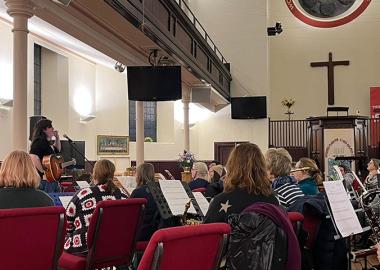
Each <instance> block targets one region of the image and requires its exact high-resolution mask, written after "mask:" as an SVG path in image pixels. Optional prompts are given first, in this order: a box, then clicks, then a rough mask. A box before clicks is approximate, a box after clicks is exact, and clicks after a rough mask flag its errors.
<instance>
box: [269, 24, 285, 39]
mask: <svg viewBox="0 0 380 270" xmlns="http://www.w3.org/2000/svg"><path fill="white" fill-rule="evenodd" d="M282 31H283V29H282V25H281V23H280V22H276V25H275V26H274V27H268V28H267V33H268V36H275V35H276V34H278V35H279V34H281V33H282Z"/></svg>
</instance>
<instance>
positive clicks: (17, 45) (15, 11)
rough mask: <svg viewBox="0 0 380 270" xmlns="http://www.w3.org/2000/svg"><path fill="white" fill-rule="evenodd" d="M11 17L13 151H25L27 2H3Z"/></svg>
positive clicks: (29, 11) (29, 6)
mask: <svg viewBox="0 0 380 270" xmlns="http://www.w3.org/2000/svg"><path fill="white" fill-rule="evenodd" d="M5 4H6V5H7V7H8V9H7V12H8V14H9V15H10V16H11V17H13V30H12V32H13V133H12V137H13V142H12V143H13V145H12V147H13V149H20V150H24V151H26V150H27V126H28V122H27V120H28V117H27V83H28V76H27V69H28V61H27V59H28V33H29V31H28V19H29V18H30V17H32V16H33V6H32V3H31V2H30V1H29V0H5Z"/></svg>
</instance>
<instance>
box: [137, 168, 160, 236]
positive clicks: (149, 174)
mask: <svg viewBox="0 0 380 270" xmlns="http://www.w3.org/2000/svg"><path fill="white" fill-rule="evenodd" d="M154 175H155V173H154V166H153V164H151V163H143V164H141V165H140V166H138V167H137V169H136V183H137V188H136V189H135V190H134V191H133V192H132V194H131V198H145V199H146V200H147V204H146V209H145V214H144V220H143V224H142V227H141V229H140V233H139V235H138V237H137V240H138V241H149V239H150V237H151V236H152V234H153V233H154V232H155V231H156V230H157V229H158V225H159V222H160V215H159V213H158V209H157V205H156V202H155V201H154V199H153V196H152V193H150V190H149V188H148V185H147V184H148V183H149V182H154V181H155V178H154Z"/></svg>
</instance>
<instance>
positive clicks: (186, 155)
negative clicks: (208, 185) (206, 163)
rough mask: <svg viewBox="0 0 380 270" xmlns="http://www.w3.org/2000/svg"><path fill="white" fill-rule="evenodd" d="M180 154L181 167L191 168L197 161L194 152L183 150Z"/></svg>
mask: <svg viewBox="0 0 380 270" xmlns="http://www.w3.org/2000/svg"><path fill="white" fill-rule="evenodd" d="M178 156H179V159H178V161H179V166H180V167H181V168H183V169H187V170H189V169H190V168H191V167H192V166H193V163H194V162H195V158H194V155H193V153H191V152H190V151H186V150H183V153H180V154H178Z"/></svg>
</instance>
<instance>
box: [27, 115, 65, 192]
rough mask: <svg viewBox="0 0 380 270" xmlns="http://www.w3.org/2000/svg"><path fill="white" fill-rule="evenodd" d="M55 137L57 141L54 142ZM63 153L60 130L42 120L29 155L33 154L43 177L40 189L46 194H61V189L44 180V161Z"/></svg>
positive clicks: (55, 183)
mask: <svg viewBox="0 0 380 270" xmlns="http://www.w3.org/2000/svg"><path fill="white" fill-rule="evenodd" d="M53 137H54V138H55V140H54V141H53ZM60 151H61V141H60V139H59V134H58V130H54V128H53V125H52V121H51V120H49V119H41V120H39V121H38V122H37V123H36V125H35V126H34V130H33V135H32V144H31V146H30V151H29V153H30V154H31V158H32V161H33V163H34V166H35V167H36V169H37V172H38V174H39V175H40V177H41V179H42V180H41V185H40V189H41V190H44V191H46V192H59V191H60V188H59V185H58V183H57V182H52V183H50V182H48V181H46V180H45V179H44V168H43V165H42V160H43V158H44V156H49V155H52V154H57V153H59V152H60Z"/></svg>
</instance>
